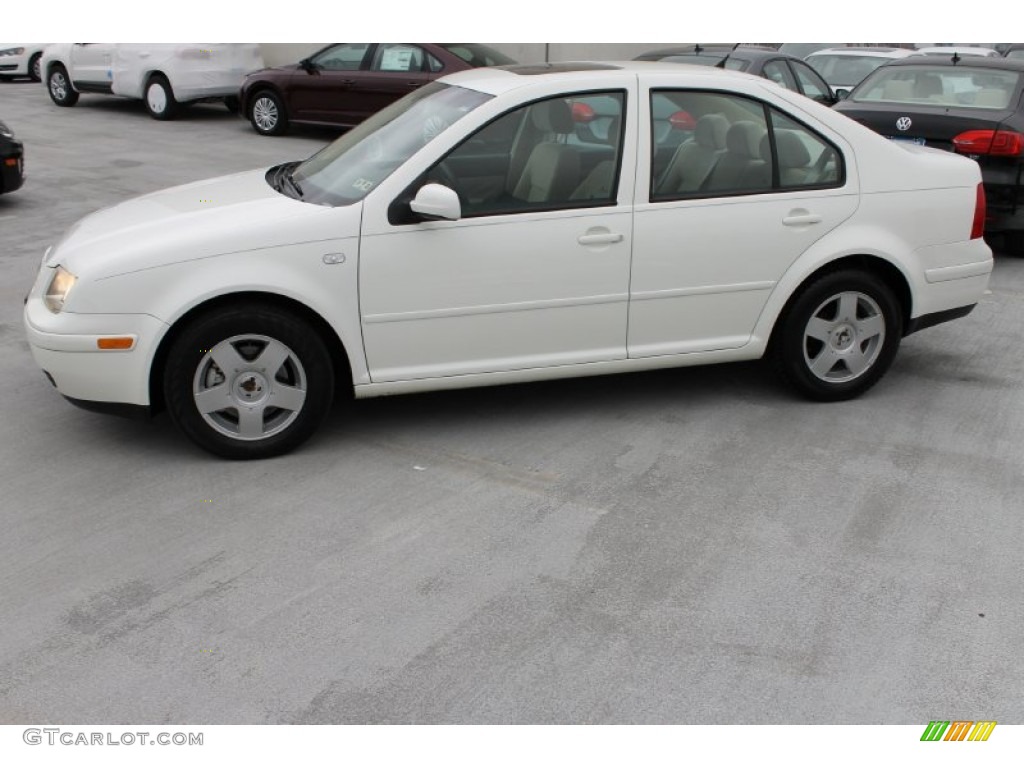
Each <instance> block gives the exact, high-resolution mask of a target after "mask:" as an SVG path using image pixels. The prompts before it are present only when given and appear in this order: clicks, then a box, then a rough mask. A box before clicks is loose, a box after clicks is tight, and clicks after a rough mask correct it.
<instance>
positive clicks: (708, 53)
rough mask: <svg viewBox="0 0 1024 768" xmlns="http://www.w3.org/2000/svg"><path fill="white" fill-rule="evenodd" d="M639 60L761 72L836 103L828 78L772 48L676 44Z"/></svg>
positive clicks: (762, 75) (790, 88) (764, 75)
mask: <svg viewBox="0 0 1024 768" xmlns="http://www.w3.org/2000/svg"><path fill="white" fill-rule="evenodd" d="M635 60H636V61H671V62H675V63H677V64H698V65H703V66H706V67H720V68H722V69H731V70H735V71H737V72H746V73H747V74H750V75H758V76H760V77H764V78H766V79H768V80H771V81H773V82H776V83H778V84H779V85H781V86H782V87H783V88H788V89H789V90H791V91H796V92H797V93H802V94H803V95H804V96H807V97H808V98H810V99H814V100H815V101H819V102H821V103H822V104H835V103H836V96H835V94H834V93H833V92H832V89H831V88H829V87H828V83H826V82H825V79H824V78H823V77H822V76H821V75H819V74H818V73H817V72H815V71H814V69H813V68H812V67H810V66H809V65H808V64H807V63H806V62H804V61H803V60H802V59H799V58H797V57H796V56H790V55H788V54H786V53H783V52H781V51H776V50H773V49H771V48H755V47H752V46H738V47H734V46H719V45H716V46H711V45H709V46H701V45H695V46H693V45H690V46H677V47H675V48H662V49H660V50H657V51H649V52H648V53H644V54H641V55H640V56H637V57H636V59H635Z"/></svg>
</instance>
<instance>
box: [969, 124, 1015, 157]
mask: <svg viewBox="0 0 1024 768" xmlns="http://www.w3.org/2000/svg"><path fill="white" fill-rule="evenodd" d="M953 147H954V148H955V149H956V151H957V152H960V153H962V154H965V155H999V156H1001V157H1015V156H1017V155H1019V154H1021V151H1022V150H1024V133H1017V132H1016V131H988V130H975V131H964V132H963V133H961V134H960V135H958V136H956V137H955V138H954V139H953Z"/></svg>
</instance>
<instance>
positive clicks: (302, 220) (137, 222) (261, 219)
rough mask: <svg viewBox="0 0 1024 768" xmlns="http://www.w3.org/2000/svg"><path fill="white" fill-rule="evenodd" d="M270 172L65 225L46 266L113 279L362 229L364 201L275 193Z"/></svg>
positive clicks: (132, 203)
mask: <svg viewBox="0 0 1024 768" xmlns="http://www.w3.org/2000/svg"><path fill="white" fill-rule="evenodd" d="M266 173H267V172H266V170H258V171H248V172H245V173H239V174H235V175H232V176H223V177H220V178H215V179H208V180H206V181H199V182H195V183H193V184H186V185H184V186H180V187H173V188H171V189H165V190H162V191H160V192H154V193H152V194H148V195H144V196H142V197H137V198H135V199H133V200H128V201H126V202H124V203H120V204H118V205H115V206H113V207H111V208H106V209H104V210H102V211H98V212H96V213H94V214H91V215H89V216H86V217H85V218H84V219H82V220H81V221H79V222H78V223H77V224H75V225H74V226H73V227H72V228H71V229H70V230H68V232H67V233H66V234H65V235H64V237H63V239H61V241H60V242H59V243H58V244H57V245H56V246H55V247H54V248H53V250H52V251H51V252H50V255H49V257H48V259H47V264H48V265H49V266H55V265H57V264H62V265H64V266H65V267H66V268H67V269H69V270H71V271H72V272H74V273H75V274H76V275H78V276H79V277H83V276H84V277H93V278H98V277H112V276H114V275H119V274H125V273H127V272H136V271H139V270H143V269H150V268H153V267H158V266H163V265H166V264H172V263H176V262H182V261H190V260H194V259H203V258H210V257H213V256H220V255H224V254H228V253H239V252H244V251H249V250H254V249H257V248H273V247H278V246H283V245H292V244H295V243H300V242H314V241H318V240H337V239H339V238H345V237H355V236H357V235H358V234H359V208H360V207H359V206H347V207H345V208H328V207H325V206H320V205H312V204H310V203H303V202H301V201H299V200H295V199H292V198H290V197H287V196H285V195H282V194H280V193H279V192H277V191H275V190H274V189H273V188H272V187H271V186H270V185H269V184H268V183H267V181H266Z"/></svg>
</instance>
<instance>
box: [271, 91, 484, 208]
mask: <svg viewBox="0 0 1024 768" xmlns="http://www.w3.org/2000/svg"><path fill="white" fill-rule="evenodd" d="M491 98H493V97H492V96H490V95H488V94H486V93H480V92H479V91H471V90H469V89H468V88H460V87H458V86H454V85H446V84H444V83H440V82H434V83H430V84H429V85H425V86H423V87H422V88H420V89H418V90H416V91H413V92H412V93H410V94H409V95H408V96H406V97H404V98H402V99H399V100H398V101H396V102H395V103H394V104H392V105H391V106H389V107H387V108H385V109H383V110H381V111H380V112H378V113H377V114H375V115H373V116H372V117H370V118H368V119H367V120H366V121H364V122H362V123H360V124H359V125H357V126H356V127H355V128H353V129H352V130H350V131H349V132H348V133H346V134H345V135H343V136H342V137H341V138H339V139H338V140H337V141H334V142H333V143H331V144H328V145H327V146H326V147H324V148H323V149H322V150H320V151H319V152H317V153H316V154H315V155H313V156H312V157H311V158H309V159H308V160H306V161H305V162H303V163H300V164H299V166H298V167H297V168H296V169H295V172H294V173H293V174H292V176H291V180H292V181H293V182H295V185H297V186H298V188H299V191H300V193H301V196H302V201H303V202H306V203H317V204H319V205H349V204H351V203H355V202H358V201H359V200H362V199H363V198H364V197H366V196H367V195H368V194H369V193H370V192H371V191H372V190H373V189H374V188H375V187H376V186H377V185H378V184H380V183H381V182H382V181H384V179H386V178H387V177H388V176H390V175H391V173H392V172H393V171H394V170H395V169H396V168H398V167H399V166H400V165H402V163H404V162H405V161H406V160H408V159H409V158H410V157H412V156H413V155H414V154H415V153H416V152H418V151H419V150H420V149H422V148H423V147H424V146H426V145H427V144H429V143H430V142H431V141H432V140H433V139H434V138H435V137H436V136H437V135H438V134H439V133H441V131H443V130H444V129H445V128H447V127H448V126H450V125H451V124H452V123H454V122H456V121H457V120H460V119H461V118H463V117H464V116H465V115H467V114H468V113H469V112H471V111H473V110H474V109H476V108H477V107H479V106H480V105H481V104H483V103H484V102H485V101H488V100H489V99H491Z"/></svg>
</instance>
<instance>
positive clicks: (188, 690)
mask: <svg viewBox="0 0 1024 768" xmlns="http://www.w3.org/2000/svg"><path fill="white" fill-rule="evenodd" d="M0 119H2V120H4V121H5V122H7V123H8V125H9V126H10V127H11V128H13V129H14V131H15V132H16V134H17V135H18V136H19V137H20V138H21V139H22V140H23V141H24V142H25V146H26V170H27V174H28V178H27V180H26V183H25V186H24V188H23V189H22V190H21V191H19V192H16V193H14V194H11V195H5V196H3V197H0V350H2V353H3V359H4V365H3V366H0V391H3V392H4V393H5V396H4V399H3V401H2V405H0V408H2V425H3V438H4V439H3V440H2V441H0V521H2V531H3V535H2V536H0V584H2V585H3V589H2V590H0V616H2V617H3V621H2V622H0V722H6V723H19V722H32V723H83V724H84V723H105V722H110V723H399V722H414V723H463V722H464V723H503V722H513V723H524V722H531V723H535V722H542V723H548V722H556V723H584V722H586V723H592V722H601V723H613V722H628V723H927V722H928V721H930V720H934V719H936V718H939V719H954V718H966V719H976V720H977V719H991V720H997V721H999V722H1011V723H1012V722H1024V699H1022V698H1021V696H1020V690H1021V689H1022V687H1024V661H1022V659H1024V636H1022V635H1021V632H1020V627H1021V626H1022V625H1024V582H1022V580H1021V576H1020V574H1021V562H1022V561H1021V555H1020V549H1021V547H1020V542H1021V541H1022V539H1024V536H1022V533H1024V530H1022V529H1024V515H1022V514H1021V511H1022V508H1024V504H1022V501H1021V497H1022V491H1024V458H1022V457H1024V437H1022V435H1024V388H1022V386H1021V380H1022V377H1024V352H1022V349H1021V327H1022V324H1024V260H1015V259H1011V258H1006V257H997V263H996V269H995V273H994V275H993V279H992V285H991V288H992V293H991V295H989V296H986V298H985V300H984V301H983V302H982V303H981V304H980V305H979V306H978V308H977V309H976V310H975V311H974V313H973V314H971V315H969V316H968V317H967V318H965V319H963V320H959V321H957V322H953V323H949V324H946V325H942V326H938V327H935V328H932V329H928V330H925V331H922V332H921V333H919V334H916V335H913V336H910V337H908V338H907V339H905V340H904V342H903V346H902V348H901V351H900V353H899V355H898V356H897V358H896V362H895V364H894V365H893V368H892V370H891V371H890V372H889V374H888V375H887V376H886V378H884V379H883V380H882V382H881V383H880V384H879V385H878V386H877V387H876V388H875V389H873V390H872V391H870V392H869V393H868V394H867V395H866V396H864V397H863V398H861V399H859V400H856V401H853V402H847V403H839V404H831V405H820V404H813V403H808V402H805V401H802V400H799V399H797V398H795V397H794V396H793V395H792V394H791V391H790V390H789V389H788V388H786V387H785V386H783V385H781V384H778V383H776V381H775V379H774V377H773V376H772V374H771V372H770V370H768V367H767V366H764V365H760V364H739V365H725V366H716V367H710V368H690V369H680V370H669V371H659V372H654V373H647V374H635V375H629V376H615V377H599V378H592V379H580V380H567V381H560V382H551V383H542V384H532V385H525V386H515V387H501V388H493V389H481V390H474V391H454V392H443V393H435V394H429V395H417V396H407V397H401V398H383V399H378V400H367V401H359V402H356V403H354V404H352V405H350V406H347V407H339V408H337V409H336V410H335V413H334V415H333V416H332V418H331V419H330V421H329V423H328V424H327V425H325V427H324V428H323V429H322V430H321V431H320V432H319V433H318V434H317V436H316V437H315V438H314V439H313V440H312V441H311V442H310V443H308V444H307V445H306V446H304V447H303V448H302V449H300V450H299V451H297V452H295V453H294V454H291V455H288V456H285V457H283V458H279V459H274V460H270V461H264V462H253V463H231V462H225V461H221V460H218V459H214V458H212V457H210V456H208V455H206V454H205V453H202V452H200V451H199V450H198V449H196V448H194V447H193V446H192V445H191V444H190V443H188V442H187V441H186V440H185V439H184V438H183V437H181V436H180V435H179V434H177V432H176V431H175V430H174V428H173V427H172V425H171V424H170V422H169V420H168V419H167V417H166V416H161V417H159V418H157V419H155V420H154V421H152V422H149V423H141V422H133V421H127V420H121V419H117V418H114V417H110V416H102V415H97V414H92V413H87V412H84V411H81V410H79V409H77V408H74V407H73V406H71V405H69V404H68V403H66V402H65V401H64V400H63V399H62V398H61V397H60V396H59V395H58V394H57V392H56V391H55V390H54V389H53V388H52V387H50V385H49V384H48V383H47V382H46V380H45V379H44V377H43V375H42V373H41V372H40V371H39V370H38V368H37V366H36V365H35V363H34V362H33V360H32V359H31V356H30V354H29V352H28V347H27V344H26V342H25V335H24V330H23V328H22V321H21V308H22V298H23V296H24V295H25V293H26V292H27V290H28V289H29V287H30V285H31V283H32V281H33V278H34V276H35V273H36V270H37V268H38V266H39V261H40V258H41V256H42V253H43V251H44V250H45V248H46V247H47V246H48V245H49V244H51V243H53V242H55V241H56V240H57V239H58V238H59V236H60V234H61V233H62V232H63V231H64V230H65V229H66V228H67V227H69V226H70V225H72V224H73V223H74V222H75V221H76V220H77V219H79V218H80V217H81V216H83V215H85V214H87V213H89V212H91V211H94V210H96V209H99V208H101V207H104V206H107V205H110V204H113V203H116V202H119V201H121V200H124V199H127V198H129V197H132V196H134V195H138V194H142V193H146V192H150V191H154V190H157V189H161V188H163V187H167V186H171V185H174V184H179V183H184V182H188V181H192V180H197V179H201V178H205V177H209V176H216V175H221V174H227V173H232V172H235V171H242V170H247V169H250V168H256V167H261V166H269V165H272V164H276V163H279V162H283V161H286V160H293V159H300V158H303V157H306V156H308V155H309V154H311V153H312V152H314V151H315V150H316V149H318V148H319V147H320V146H322V145H323V144H324V143H325V142H326V141H328V140H330V139H331V138H332V134H331V133H329V132H328V133H323V132H314V131H305V132H302V131H299V132H296V133H295V134H294V135H290V136H287V137H283V138H263V137H259V136H257V135H256V134H255V133H254V132H253V131H252V129H251V128H250V126H249V125H248V124H247V123H245V122H244V121H242V120H241V119H239V118H237V117H234V116H232V115H229V114H228V113H227V112H226V111H225V110H224V108H223V107H220V106H214V105H208V106H201V107H195V108H192V109H190V110H188V111H187V112H185V114H184V115H183V116H182V118H181V119H179V120H177V121H174V122H166V123H163V122H157V121H154V120H151V119H150V118H149V117H148V116H147V115H146V114H145V111H144V108H143V107H142V105H141V104H139V103H136V102H129V101H122V100H118V99H115V98H111V97H102V96H88V95H87V96H83V97H82V100H81V102H80V103H79V105H78V106H77V107H75V108H74V109H60V108H58V107H56V106H54V105H53V104H52V103H51V102H50V100H49V99H48V97H47V95H46V92H45V90H44V88H43V87H42V86H41V85H38V84H29V83H10V84H0Z"/></svg>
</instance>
